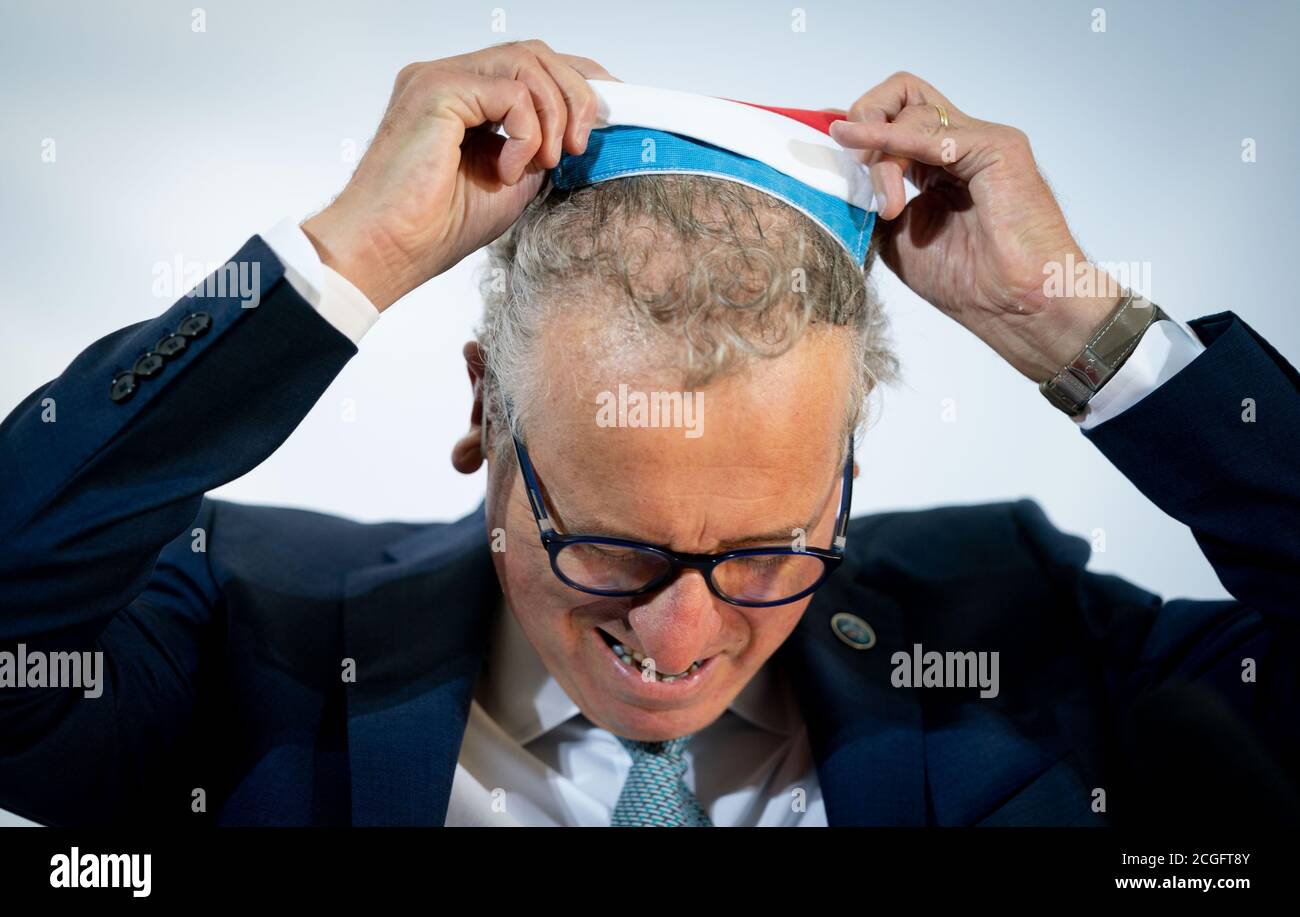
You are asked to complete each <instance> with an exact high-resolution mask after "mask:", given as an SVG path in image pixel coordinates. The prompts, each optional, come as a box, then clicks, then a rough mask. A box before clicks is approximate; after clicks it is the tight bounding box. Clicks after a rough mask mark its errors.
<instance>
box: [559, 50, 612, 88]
mask: <svg viewBox="0 0 1300 917" xmlns="http://www.w3.org/2000/svg"><path fill="white" fill-rule="evenodd" d="M557 56H558V57H559V58H560V60H562V61H564V62H565V63H566V64H568V65H569V66H570V67H572V68H573V69H574V70H577V71H578V72H579V73H581V74H582V75H583V77H584V78H585V79H588V80H609V81H611V82H614V83H621V82H623V81H622V80H620V79H619V78H618V77H616V76H614V74H612V73H610V72H609V71H608V70H606V69H605V68H604V67H602V66H601V65H600V64H598V63H596V62H595V61H594V60H592V59H591V58H590V57H579V56H578V55H576V54H559V55H557Z"/></svg>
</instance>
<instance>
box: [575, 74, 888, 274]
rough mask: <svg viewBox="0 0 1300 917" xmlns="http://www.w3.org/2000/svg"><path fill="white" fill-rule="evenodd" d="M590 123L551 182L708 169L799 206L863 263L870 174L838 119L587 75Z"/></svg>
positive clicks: (871, 213)
mask: <svg viewBox="0 0 1300 917" xmlns="http://www.w3.org/2000/svg"><path fill="white" fill-rule="evenodd" d="M588 83H589V85H590V86H591V87H592V89H593V90H594V91H595V93H596V99H597V103H598V108H597V115H596V124H595V127H594V128H593V129H592V131H591V137H590V139H589V140H588V142H587V149H586V151H585V152H583V153H582V154H581V155H577V156H574V155H571V154H568V153H566V154H565V155H564V156H563V157H562V158H561V160H560V163H559V165H557V166H556V167H555V168H554V169H552V170H551V182H552V184H553V185H554V186H555V187H556V188H560V189H562V190H567V189H571V188H581V187H585V186H587V185H594V184H596V183H598V182H602V181H608V180H610V179H612V178H625V177H627V176H629V175H682V174H685V175H708V176H712V177H714V178H719V179H724V180H727V181H734V182H738V183H740V184H743V185H748V186H750V187H752V188H755V189H757V190H759V191H762V192H765V193H767V194H770V195H772V196H773V197H775V198H777V199H779V200H781V201H784V202H785V203H787V204H789V205H790V206H791V207H794V208H795V209H796V210H799V211H801V212H802V213H803V214H804V215H806V216H807V217H809V218H810V219H811V220H812V221H813V222H814V223H816V224H818V225H819V226H821V227H822V228H823V229H825V230H826V232H828V233H830V235H831V236H832V237H833V238H834V239H835V240H836V241H837V242H839V244H840V245H842V246H844V248H845V249H847V250H848V252H849V254H850V255H852V256H853V258H854V259H855V260H856V261H857V263H858V264H859V265H860V264H862V263H863V261H864V260H865V259H866V254H867V246H868V244H869V243H870V241H871V231H872V229H873V227H874V226H875V222H876V213H875V210H876V204H875V197H874V195H873V193H872V187H871V173H870V172H869V170H868V169H867V166H866V165H864V164H863V163H862V161H861V160H860V159H859V158H858V154H857V153H856V152H855V151H853V150H846V149H844V148H843V147H841V146H840V145H839V144H838V143H836V142H835V141H834V140H832V139H831V136H830V125H831V122H832V121H835V120H838V119H839V116H838V115H834V114H830V113H827V112H821V111H807V110H803V109H794V108H772V107H770V106H765V105H755V104H752V103H749V102H737V101H734V100H731V99H718V98H713V97H711V96H701V95H694V94H692V93H688V92H677V91H675V90H671V89H655V88H652V87H649V86H636V85H633V84H630V83H617V82H611V81H608V80H589V81H588Z"/></svg>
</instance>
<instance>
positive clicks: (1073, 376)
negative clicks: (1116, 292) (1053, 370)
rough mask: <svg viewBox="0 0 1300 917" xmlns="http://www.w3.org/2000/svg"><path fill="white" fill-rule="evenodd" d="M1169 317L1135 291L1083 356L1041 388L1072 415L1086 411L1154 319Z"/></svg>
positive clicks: (1049, 399) (1044, 393)
mask: <svg viewBox="0 0 1300 917" xmlns="http://www.w3.org/2000/svg"><path fill="white" fill-rule="evenodd" d="M1164 318H1169V316H1168V315H1166V314H1165V313H1164V311H1163V310H1161V308H1160V307H1159V306H1157V305H1156V304H1155V303H1153V302H1152V301H1151V300H1149V299H1147V298H1146V297H1144V296H1140V295H1138V294H1137V293H1134V292H1132V291H1131V290H1130V291H1128V292H1126V293H1125V295H1124V298H1123V299H1122V300H1121V301H1120V304H1119V305H1118V306H1116V307H1115V309H1114V311H1112V312H1111V313H1110V315H1109V316H1107V317H1106V321H1104V322H1102V324H1101V327H1100V328H1098V329H1097V333H1096V334H1094V335H1093V336H1092V339H1091V340H1090V341H1088V343H1087V344H1084V345H1083V349H1082V350H1080V351H1079V355H1078V356H1077V357H1075V358H1074V359H1073V360H1072V361H1070V363H1069V365H1068V366H1066V367H1065V368H1063V369H1062V370H1061V371H1060V372H1058V373H1057V374H1056V375H1055V376H1053V377H1052V378H1050V379H1048V380H1047V381H1045V382H1042V383H1040V384H1039V386H1038V390H1039V391H1041V392H1042V393H1043V395H1044V396H1045V397H1046V398H1047V400H1048V401H1050V402H1052V404H1054V405H1056V406H1057V407H1058V408H1060V409H1061V410H1062V411H1064V412H1065V413H1067V414H1069V415H1070V416H1071V417H1075V416H1078V415H1079V414H1082V413H1083V410H1084V408H1086V407H1087V406H1088V402H1089V401H1091V400H1092V396H1093V395H1095V394H1097V392H1099V391H1100V390H1101V387H1102V386H1103V385H1105V384H1106V382H1107V381H1108V380H1109V379H1110V377H1111V376H1113V375H1115V373H1116V372H1118V371H1119V368H1120V367H1121V366H1123V365H1124V361H1125V360H1127V359H1128V357H1129V354H1131V353H1132V352H1133V349H1134V348H1135V347H1137V345H1138V341H1140V340H1142V335H1143V334H1145V333H1146V330H1147V329H1148V328H1150V327H1151V324H1152V323H1153V322H1158V321H1160V320H1161V319H1164Z"/></svg>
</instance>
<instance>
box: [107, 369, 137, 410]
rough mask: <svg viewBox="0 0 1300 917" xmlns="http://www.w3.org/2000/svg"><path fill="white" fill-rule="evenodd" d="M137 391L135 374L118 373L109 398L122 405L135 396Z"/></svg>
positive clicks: (114, 378)
mask: <svg viewBox="0 0 1300 917" xmlns="http://www.w3.org/2000/svg"><path fill="white" fill-rule="evenodd" d="M135 390H136V382H135V373H132V372H124V373H118V374H117V375H116V376H114V377H113V385H112V388H110V389H109V392H108V397H110V398H112V399H113V400H114V401H115V402H117V403H118V404H121V403H122V402H123V401H126V400H127V399H128V398H130V397H131V396H132V395H134V394H135Z"/></svg>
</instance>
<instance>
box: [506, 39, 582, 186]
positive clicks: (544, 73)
mask: <svg viewBox="0 0 1300 917" xmlns="http://www.w3.org/2000/svg"><path fill="white" fill-rule="evenodd" d="M494 50H497V51H498V52H500V53H502V54H503V55H504V57H503V60H504V61H505V62H506V63H505V66H504V67H501V68H500V69H499V70H498V72H497V74H496V75H498V76H509V77H513V78H514V79H517V80H521V81H522V82H523V83H524V85H526V86H527V87H528V91H529V92H530V93H531V94H532V97H533V106H534V108H535V109H536V111H537V117H538V121H539V123H540V124H541V126H542V143H541V147H540V148H539V150H538V155H537V159H538V165H540V166H542V167H543V168H547V169H549V168H553V167H554V166H555V165H557V164H558V163H559V161H560V154H561V152H563V150H562V147H563V144H564V140H565V136H566V131H567V124H568V121H569V104H568V98H567V96H566V94H565V89H564V87H563V85H562V84H561V83H560V82H559V81H557V80H556V78H555V73H554V72H553V69H552V68H551V67H550V66H548V65H547V62H546V60H545V59H544V56H543V55H544V54H545V53H548V52H549V51H550V49H549V48H547V47H546V44H545V43H544V42H540V41H524V42H517V43H512V44H508V45H501V46H499V47H498V48H496V49H494Z"/></svg>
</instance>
